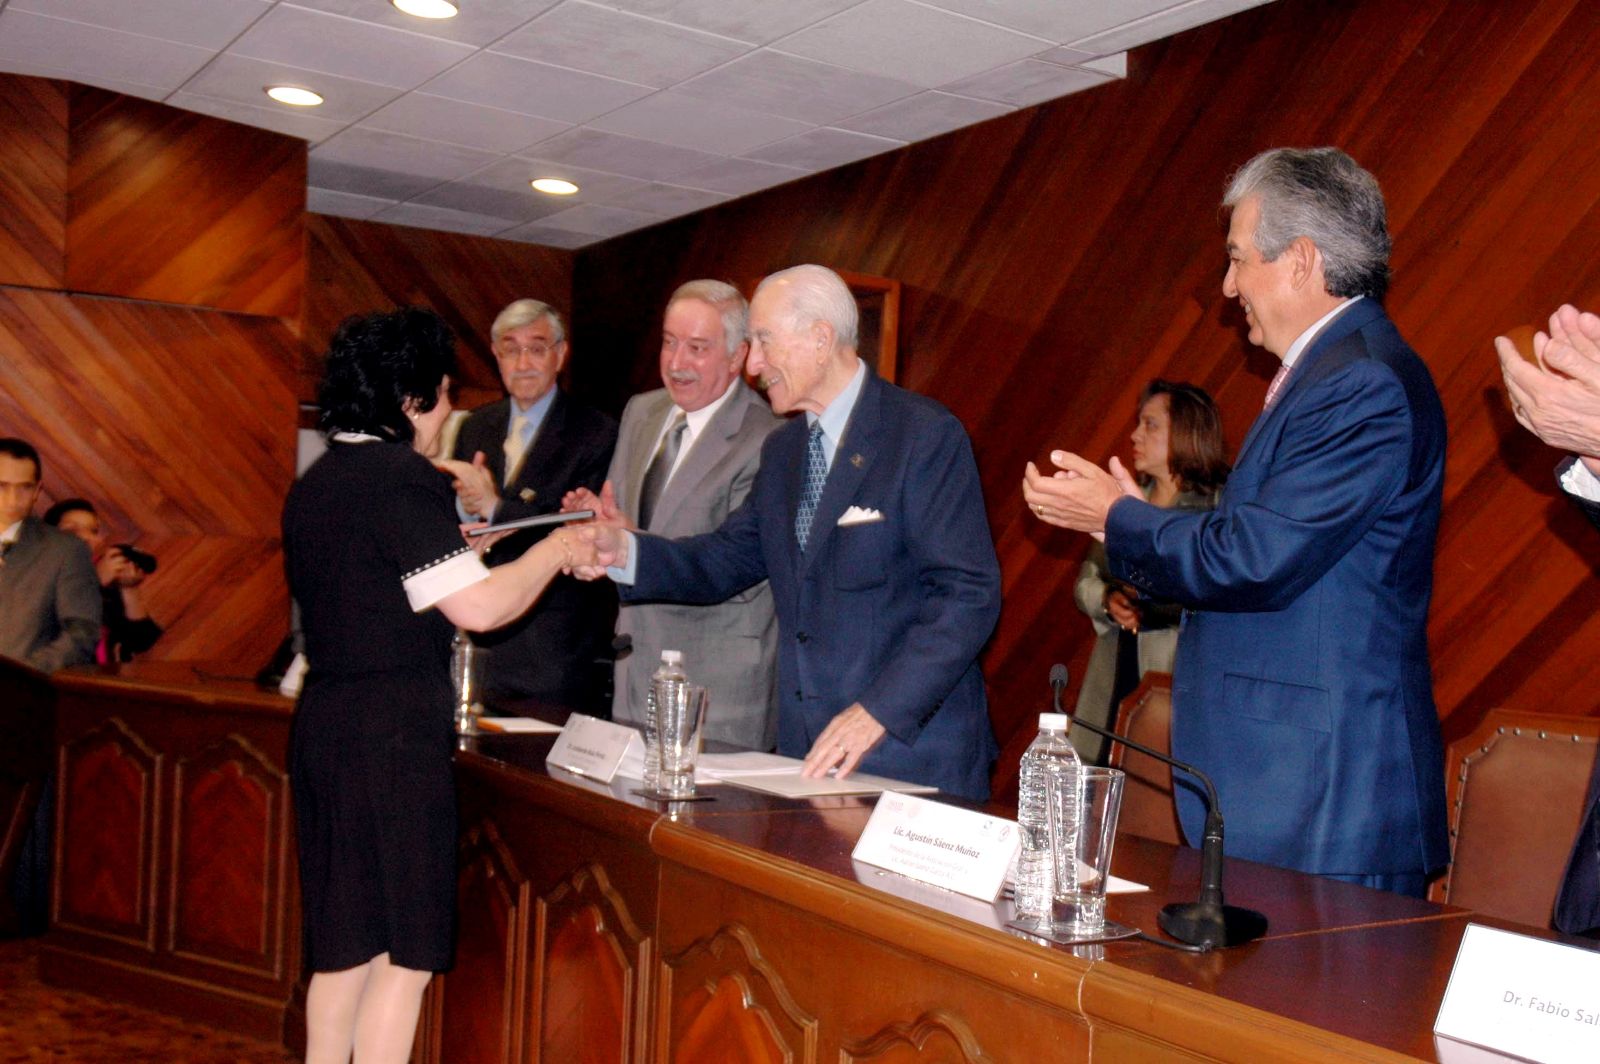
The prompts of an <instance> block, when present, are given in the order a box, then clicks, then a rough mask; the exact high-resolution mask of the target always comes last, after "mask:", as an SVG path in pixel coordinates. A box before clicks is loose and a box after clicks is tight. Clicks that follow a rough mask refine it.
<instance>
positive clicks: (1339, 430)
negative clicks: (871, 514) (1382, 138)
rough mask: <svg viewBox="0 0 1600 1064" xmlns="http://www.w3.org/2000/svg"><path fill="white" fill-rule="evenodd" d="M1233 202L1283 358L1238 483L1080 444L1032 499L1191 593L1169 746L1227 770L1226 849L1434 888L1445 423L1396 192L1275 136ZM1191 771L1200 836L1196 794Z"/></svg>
mask: <svg viewBox="0 0 1600 1064" xmlns="http://www.w3.org/2000/svg"><path fill="white" fill-rule="evenodd" d="M1223 203H1224V206H1225V207H1228V208H1231V210H1232V216H1231V219H1230V223H1229V226H1228V260H1229V264H1228V272H1227V276H1226V277H1225V278H1224V279H1223V283H1222V291H1223V293H1224V294H1225V295H1226V296H1228V297H1229V298H1234V299H1238V300H1239V302H1240V303H1241V305H1242V306H1243V307H1244V312H1245V321H1246V322H1247V323H1248V325H1249V327H1250V342H1251V343H1253V344H1257V345H1260V346H1262V347H1265V348H1266V349H1267V350H1268V351H1271V352H1272V353H1273V354H1274V355H1277V356H1278V358H1279V359H1280V360H1281V361H1282V367H1281V368H1280V369H1279V371H1278V375H1277V376H1276V377H1275V378H1274V380H1273V382H1272V386H1271V387H1270V388H1269V389H1268V390H1267V403H1266V409H1265V411H1264V412H1263V413H1262V414H1261V415H1260V416H1259V417H1257V418H1256V422H1255V424H1254V425H1253V426H1252V427H1251V429H1250V433H1249V435H1248V436H1247V437H1246V439H1245V442H1244V446H1243V447H1242V448H1241V449H1240V452H1239V458H1238V461H1237V463H1236V464H1235V466H1234V472H1233V475H1232V476H1231V477H1229V479H1228V485H1227V487H1226V488H1225V489H1224V490H1223V493H1222V501H1221V504H1220V505H1219V506H1218V507H1217V509H1216V510H1215V511H1213V512H1210V513H1185V512H1182V511H1176V510H1162V509H1159V508H1157V507H1154V506H1150V505H1148V504H1147V503H1145V502H1144V501H1143V500H1142V499H1141V498H1139V497H1137V494H1136V492H1137V489H1136V488H1135V486H1134V485H1133V482H1132V480H1131V479H1129V478H1128V477H1127V474H1126V471H1125V470H1123V468H1122V466H1121V463H1120V462H1118V461H1117V460H1116V459H1112V465H1111V468H1112V472H1111V473H1110V474H1108V473H1106V472H1104V471H1102V470H1099V469H1097V468H1096V467H1095V466H1094V465H1093V464H1092V463H1089V462H1086V461H1084V460H1083V459H1082V458H1080V457H1078V456H1077V455H1071V454H1067V453H1065V452H1055V453H1054V454H1052V455H1051V459H1052V461H1054V462H1055V463H1056V464H1057V465H1058V466H1060V467H1061V468H1062V470H1063V471H1062V472H1059V473H1057V474H1055V475H1054V476H1053V477H1046V476H1044V475H1042V474H1040V473H1039V471H1038V470H1037V469H1035V468H1034V467H1033V466H1032V464H1031V463H1030V464H1029V467H1028V470H1027V477H1026V481H1025V484H1024V496H1025V498H1026V499H1027V501H1028V503H1029V505H1030V506H1032V507H1033V509H1034V512H1035V513H1036V514H1038V515H1039V516H1040V517H1041V518H1042V519H1044V520H1046V521H1049V522H1050V523H1052V524H1057V525H1061V526H1063V527H1067V528H1075V529H1078V530H1080V531H1085V532H1091V533H1099V534H1103V535H1104V538H1105V544H1106V550H1107V553H1108V554H1109V556H1110V559H1111V570H1112V574H1113V575H1114V576H1115V577H1116V578H1117V579H1119V580H1124V581H1126V582H1128V583H1130V584H1133V585H1134V586H1136V587H1139V588H1141V589H1142V590H1145V591H1147V592H1149V593H1150V594H1152V595H1154V596H1156V597H1159V598H1166V599H1172V600H1175V601H1178V602H1182V603H1184V604H1185V605H1186V606H1188V607H1190V608H1191V609H1192V610H1193V611H1194V612H1192V613H1190V614H1189V616H1188V617H1187V623H1186V625H1185V627H1184V629H1183V636H1182V638H1181V639H1180V640H1179V642H1178V659H1177V662H1176V664H1175V666H1174V675H1173V692H1172V697H1173V720H1172V753H1173V755H1174V756H1176V757H1178V758H1181V759H1183V760H1186V761H1190V762H1193V763H1195V764H1197V765H1198V766H1200V767H1201V768H1202V769H1204V770H1206V771H1207V772H1209V773H1211V774H1212V775H1213V777H1214V778H1215V780H1216V784H1217V790H1218V792H1219V794H1220V796H1221V799H1222V807H1223V809H1224V810H1225V811H1226V813H1227V818H1228V844H1229V852H1230V853H1231V854H1232V855H1234V856H1236V857H1246V858H1249V859H1251V860H1254V861H1262V862H1265V863H1268V864H1275V865H1282V866H1286V867H1290V868H1298V869H1301V870H1302V871H1306V872H1314V873H1318V874H1321V875H1326V876H1332V877H1334V878H1338V879H1345V880H1349V881H1352V882H1358V883H1363V884H1365V885H1367V886H1371V887H1376V888H1379V889H1383V890H1393V891H1398V892H1400V893H1405V894H1410V895H1413V896H1417V897H1421V896H1422V894H1423V891H1424V889H1425V887H1426V883H1427V879H1428V876H1429V874H1430V873H1432V872H1433V871H1434V870H1435V869H1438V868H1441V867H1443V866H1444V865H1445V863H1446V862H1447V861H1448V860H1449V857H1450V854H1449V845H1448V840H1447V837H1446V830H1445V806H1444V768H1443V756H1444V755H1443V747H1442V745H1441V742H1440V738H1439V721H1438V715H1437V713H1436V711H1435V709H1434V705H1433V681H1432V675H1431V672H1430V670H1429V665H1428V640H1427V619H1428V600H1429V597H1430V596H1431V594H1432V591H1433V549H1434V539H1435V536H1436V533H1437V531H1438V526H1439V509H1440V499H1441V489H1442V484H1443V480H1444V449H1445V423H1444V412H1443V409H1442V407H1441V406H1440V403H1439V396H1438V393H1437V391H1436V390H1435V388H1434V385H1433V380H1432V378H1431V376H1430V375H1429V373H1428V369H1427V367H1426V366H1425V365H1424V364H1423V363H1422V360H1421V359H1419V358H1418V357H1417V355H1416V353H1415V352H1413V351H1412V350H1411V348H1410V347H1408V346H1407V345H1406V343H1405V341H1404V340H1403V339H1401V337H1400V334H1399V333H1398V332H1397V331H1396V330H1395V327H1394V325H1393V324H1392V323H1391V322H1390V321H1389V319H1388V317H1387V316H1386V315H1385V314H1384V312H1383V306H1382V304H1381V303H1380V302H1379V300H1381V299H1382V297H1383V294H1384V291H1385V290H1386V288H1387V286H1388V273H1389V269H1388V257H1389V234H1388V230H1387V226H1386V223H1385V210H1384V204H1383V194H1382V193H1381V192H1380V191H1379V189H1378V183H1377V181H1376V180H1375V179H1374V178H1373V177H1372V175H1371V174H1369V173H1367V172H1366V171H1365V170H1363V169H1361V167H1359V166H1358V165H1356V163H1355V161H1354V160H1353V159H1351V158H1350V157H1349V156H1348V155H1346V154H1345V153H1344V152H1342V151H1339V150H1338V149H1336V148H1316V149H1309V150H1295V149H1277V150H1274V151H1269V152H1265V153H1263V154H1261V155H1258V156H1257V157H1256V158H1254V159H1252V160H1251V161H1250V162H1248V163H1247V164H1245V166H1244V167H1243V168H1242V169H1241V170H1240V171H1239V172H1238V174H1236V175H1235V176H1234V178H1233V181H1232V184H1231V185H1230V187H1229V189H1228V192H1227V195H1226V196H1225V197H1224V200H1223ZM1124 496H1127V497H1124ZM1179 791H1180V793H1179V807H1180V813H1181V816H1182V820H1183V823H1184V831H1185V834H1187V835H1188V836H1189V839H1190V841H1191V842H1197V841H1198V840H1199V838H1200V822H1201V815H1202V814H1201V803H1200V800H1199V797H1198V794H1197V792H1195V791H1193V790H1192V789H1191V788H1188V787H1180V788H1179Z"/></svg>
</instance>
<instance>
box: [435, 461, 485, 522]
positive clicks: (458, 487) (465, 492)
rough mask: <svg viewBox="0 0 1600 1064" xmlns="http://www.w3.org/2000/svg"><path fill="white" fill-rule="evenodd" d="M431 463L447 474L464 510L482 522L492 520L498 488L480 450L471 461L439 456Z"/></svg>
mask: <svg viewBox="0 0 1600 1064" xmlns="http://www.w3.org/2000/svg"><path fill="white" fill-rule="evenodd" d="M433 464H434V465H435V466H437V467H438V468H439V469H441V470H443V471H444V472H446V473H449V474H450V476H451V478H452V479H451V482H450V487H451V488H452V489H454V491H455V493H456V498H458V499H460V500H461V508H462V509H463V510H465V511H466V512H467V513H469V514H476V515H477V516H479V517H481V518H483V519H484V520H485V521H493V520H494V511H495V507H496V506H498V505H499V504H500V491H499V489H498V488H497V487H496V486H495V482H494V474H493V473H491V472H490V470H489V465H488V459H487V458H485V457H484V454H483V452H482V451H478V452H477V453H476V454H474V455H473V456H472V461H470V462H463V461H460V460H459V459H455V458H440V459H438V460H436V461H435V462H434V463H433Z"/></svg>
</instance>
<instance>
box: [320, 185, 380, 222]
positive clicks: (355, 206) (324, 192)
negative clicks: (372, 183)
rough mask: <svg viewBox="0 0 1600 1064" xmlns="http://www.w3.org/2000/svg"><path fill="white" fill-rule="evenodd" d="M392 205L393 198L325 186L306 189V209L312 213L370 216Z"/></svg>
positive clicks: (354, 216)
mask: <svg viewBox="0 0 1600 1064" xmlns="http://www.w3.org/2000/svg"><path fill="white" fill-rule="evenodd" d="M392 206H394V200H386V199H377V198H375V197H373V196H357V195H354V194H352V193H349V192H334V191H333V190H332V189H326V188H308V189H306V210H308V211H310V212H311V213H312V214H331V215H333V216H334V217H336V218H371V217H372V216H373V215H374V214H377V213H378V212H379V211H382V210H384V209H385V208H387V207H392Z"/></svg>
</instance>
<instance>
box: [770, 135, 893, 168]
mask: <svg viewBox="0 0 1600 1064" xmlns="http://www.w3.org/2000/svg"><path fill="white" fill-rule="evenodd" d="M904 143H905V142H904V141H899V140H889V139H888V138H886V137H873V136H868V135H867V134H865V133H851V132H850V131H849V130H844V129H827V128H823V129H814V130H812V131H811V132H810V133H802V134H800V135H799V136H798V137H790V138H789V139H788V140H780V141H779V142H778V143H776V144H768V145H767V146H766V147H764V148H757V149H756V150H755V151H753V152H750V153H749V155H748V156H746V158H750V159H756V160H759V161H761V162H768V163H777V164H778V165H779V166H793V167H796V168H798V169H801V170H826V169H828V168H829V167H833V166H843V165H844V164H845V163H853V162H855V161H856V160H858V159H865V158H867V157H868V156H869V155H877V154H878V153H879V152H886V151H890V150H892V149H894V148H898V147H901V146H902V145H903V144H904Z"/></svg>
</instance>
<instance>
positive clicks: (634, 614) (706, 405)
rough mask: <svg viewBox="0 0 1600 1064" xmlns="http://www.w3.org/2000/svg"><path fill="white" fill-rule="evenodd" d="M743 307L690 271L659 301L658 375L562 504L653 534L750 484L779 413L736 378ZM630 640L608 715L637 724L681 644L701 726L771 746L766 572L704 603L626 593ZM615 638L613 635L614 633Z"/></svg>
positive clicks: (719, 505)
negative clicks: (702, 708)
mask: <svg viewBox="0 0 1600 1064" xmlns="http://www.w3.org/2000/svg"><path fill="white" fill-rule="evenodd" d="M747 314H748V310H747V307H746V305H745V301H744V297H743V296H741V295H740V294H739V290H738V289H736V288H734V287H733V286H732V285H730V284H725V283H723V282H722V281H705V280H702V281H690V282H688V283H687V284H683V285H680V286H679V287H678V289H677V291H675V292H673V293H672V298H671V299H670V300H669V301H668V302H667V311H666V317H665V319H664V320H663V322H662V329H661V382H662V383H663V384H664V385H666V387H664V388H659V389H657V390H655V391H653V392H645V393H644V394H643V395H636V396H634V397H633V398H632V399H630V400H629V401H628V407H627V409H626V410H624V411H623V412H622V428H621V430H620V432H619V433H618V436H617V451H616V454H615V455H613V456H612V458H611V470H610V473H609V475H608V476H607V478H606V489H607V490H605V491H602V492H601V496H600V497H599V498H597V497H595V496H594V494H593V493H591V492H589V491H587V490H585V489H579V490H578V491H576V492H573V493H572V494H571V495H570V496H569V497H568V499H567V500H566V503H565V504H564V507H565V508H566V509H569V510H586V509H592V510H596V511H601V512H602V513H604V515H605V516H606V517H608V518H611V519H616V518H618V517H620V518H621V519H623V521H624V523H626V524H627V526H628V527H630V528H641V529H644V530H645V531H647V532H652V533H654V534H656V535H658V536H669V537H674V538H676V537H681V536H692V535H695V534H697V533H700V532H710V531H711V530H712V529H714V528H716V527H717V526H718V525H720V524H722V522H723V521H724V520H726V519H727V517H728V515H729V514H730V513H732V512H733V511H734V510H736V509H738V507H739V504H740V503H742V502H743V501H744V499H745V496H746V495H748V494H750V487H751V485H752V484H754V483H755V479H756V470H757V469H758V468H759V467H760V465H761V445H762V443H764V442H765V441H766V438H767V436H768V435H770V434H771V433H772V430H773V429H775V428H777V427H778V426H779V425H781V424H783V422H782V420H781V419H780V418H778V417H776V416H775V415H774V414H773V413H772V410H771V408H769V407H768V406H767V404H766V401H765V400H763V399H762V398H761V397H760V396H759V395H757V394H756V393H755V392H754V391H753V390H751V388H750V386H749V385H747V384H745V382H744V378H743V372H744V360H745V354H746V353H747V352H748V351H749V350H750V343H749V341H748V340H747V339H746V333H747V330H748V317H747ZM617 635H618V636H619V637H623V636H626V637H627V640H628V641H629V643H630V644H631V648H632V649H631V650H629V651H626V652H624V653H622V654H621V655H620V656H619V657H618V658H617V667H616V673H615V684H614V686H613V689H612V698H611V717H612V719H613V720H617V721H621V722H623V723H626V724H633V725H640V724H642V723H643V722H644V716H645V705H644V703H645V693H646V688H647V687H648V685H649V683H650V674H651V672H652V671H653V670H654V669H655V667H656V665H657V664H658V663H659V662H660V660H661V652H662V651H663V650H681V651H682V652H683V661H684V666H685V668H686V670H687V671H688V673H689V675H690V676H691V677H692V678H693V680H694V682H695V683H697V684H700V685H702V686H704V687H706V688H707V689H708V690H709V691H710V692H711V707H710V709H709V710H708V712H707V717H706V734H707V735H708V736H709V737H711V738H713V739H721V740H723V741H725V742H731V743H735V744H737V745H739V746H743V747H747V748H749V749H752V750H770V749H772V745H773V743H774V742H776V741H777V727H778V716H777V708H778V697H777V696H778V689H777V676H776V666H777V656H778V621H777V617H776V616H775V615H774V614H773V611H772V590H771V588H770V587H769V586H768V585H767V582H766V581H764V580H763V581H762V582H761V583H759V584H756V585H755V586H754V587H752V588H749V589H747V590H745V591H741V592H739V593H738V594H735V595H734V596H733V597H731V598H729V599H728V600H727V601H726V602H723V603H720V604H718V605H714V606H690V605H683V604H679V603H674V602H634V603H628V604H626V605H624V606H623V607H622V610H621V612H620V613H619V614H618V615H617ZM622 642H623V640H622V639H620V638H619V639H618V643H619V644H621V643H622Z"/></svg>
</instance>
